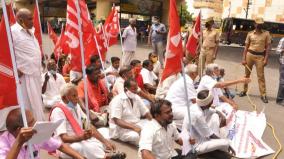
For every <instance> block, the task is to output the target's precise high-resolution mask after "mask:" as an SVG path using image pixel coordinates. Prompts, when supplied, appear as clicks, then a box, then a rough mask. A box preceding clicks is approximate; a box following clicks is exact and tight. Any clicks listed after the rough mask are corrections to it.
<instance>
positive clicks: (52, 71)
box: [42, 59, 65, 108]
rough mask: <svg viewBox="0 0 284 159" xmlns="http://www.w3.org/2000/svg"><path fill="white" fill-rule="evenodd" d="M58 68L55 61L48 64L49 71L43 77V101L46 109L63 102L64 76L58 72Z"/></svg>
mask: <svg viewBox="0 0 284 159" xmlns="http://www.w3.org/2000/svg"><path fill="white" fill-rule="evenodd" d="M56 70H57V66H56V63H55V61H54V60H53V59H50V60H48V62H47V71H48V72H46V73H45V74H43V75H42V81H43V85H42V99H43V105H44V106H45V107H48V108H51V107H52V106H53V105H54V104H55V103H57V102H59V101H61V97H60V88H61V87H62V86H63V85H64V84H65V80H64V78H63V76H62V75H61V74H59V73H57V72H56Z"/></svg>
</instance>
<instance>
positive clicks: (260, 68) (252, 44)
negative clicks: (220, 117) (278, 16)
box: [240, 18, 271, 103]
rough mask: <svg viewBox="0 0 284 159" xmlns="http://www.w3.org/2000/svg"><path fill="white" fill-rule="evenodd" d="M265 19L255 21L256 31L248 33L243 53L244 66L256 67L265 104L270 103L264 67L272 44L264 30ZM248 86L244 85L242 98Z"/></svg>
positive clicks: (248, 74) (247, 71) (248, 73)
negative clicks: (267, 95)
mask: <svg viewBox="0 0 284 159" xmlns="http://www.w3.org/2000/svg"><path fill="white" fill-rule="evenodd" d="M263 23H264V21H263V19H262V18H256V19H255V30H253V31H251V32H249V33H248V35H247V38H246V42H245V43H246V46H245V49H244V52H243V62H242V64H243V65H245V66H246V65H247V67H249V68H250V70H252V67H253V65H255V67H256V73H257V78H258V85H259V91H260V94H261V100H262V101H263V102H264V103H268V100H267V97H266V88H265V78H264V67H265V66H266V64H267V61H268V53H269V47H270V44H271V36H270V34H269V32H268V31H265V30H263V29H262V28H263ZM247 67H245V74H246V77H249V76H250V74H251V72H250V71H249V70H248V68H247ZM247 90H248V85H247V84H245V85H244V91H243V92H241V94H240V97H243V96H246V93H247Z"/></svg>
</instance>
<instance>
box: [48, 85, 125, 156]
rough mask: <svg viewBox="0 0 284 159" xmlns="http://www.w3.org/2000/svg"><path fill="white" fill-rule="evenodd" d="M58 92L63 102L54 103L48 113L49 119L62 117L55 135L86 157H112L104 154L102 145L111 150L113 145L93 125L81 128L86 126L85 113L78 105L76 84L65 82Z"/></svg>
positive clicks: (55, 119)
mask: <svg viewBox="0 0 284 159" xmlns="http://www.w3.org/2000/svg"><path fill="white" fill-rule="evenodd" d="M60 94H61V97H62V101H63V102H61V103H58V104H56V105H55V106H54V107H53V109H52V110H51V114H50V120H51V121H57V120H61V119H63V123H62V124H61V125H60V126H59V127H58V128H57V129H56V131H55V136H57V137H59V138H60V139H61V140H62V141H63V142H64V143H69V144H70V146H71V147H72V148H73V149H75V150H76V151H78V152H79V153H80V154H83V155H84V156H86V157H87V158H88V159H89V158H90V159H93V158H112V157H113V156H107V155H106V153H105V149H104V146H105V147H106V148H107V149H109V150H112V151H113V150H115V145H113V144H112V143H111V142H110V141H108V140H106V139H105V138H104V137H103V136H102V135H101V134H100V133H99V132H98V131H97V129H96V128H95V127H92V126H90V129H88V130H83V127H86V126H84V125H85V123H86V122H84V121H86V115H85V113H84V112H83V111H82V109H81V107H80V106H79V105H78V101H79V98H78V93H77V88H76V86H74V85H72V84H66V85H64V86H63V87H62V88H61V91H60ZM114 155H116V156H117V155H121V154H114ZM62 156H63V157H64V156H65V155H64V154H63V155H62Z"/></svg>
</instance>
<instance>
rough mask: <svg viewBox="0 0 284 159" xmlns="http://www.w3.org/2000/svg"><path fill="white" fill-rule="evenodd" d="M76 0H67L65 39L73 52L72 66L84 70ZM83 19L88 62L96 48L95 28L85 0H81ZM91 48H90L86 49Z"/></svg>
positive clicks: (81, 16)
mask: <svg viewBox="0 0 284 159" xmlns="http://www.w3.org/2000/svg"><path fill="white" fill-rule="evenodd" d="M75 1H76V0H67V21H66V28H65V34H64V38H63V41H64V42H65V41H66V43H67V44H68V47H69V51H70V52H71V57H72V58H71V67H72V70H74V71H80V72H81V71H82V64H81V50H80V40H79V25H78V24H79V23H78V19H77V9H76V5H75ZM79 2H80V3H79V6H80V10H81V14H80V18H81V20H82V32H83V45H84V49H85V52H84V53H85V57H84V58H85V61H86V62H88V61H89V59H90V56H91V54H92V53H93V52H94V50H96V45H95V42H94V38H93V37H94V28H93V24H92V21H91V20H90V16H89V12H88V7H87V4H86V2H85V1H84V0H80V1H79ZM86 48H90V49H86Z"/></svg>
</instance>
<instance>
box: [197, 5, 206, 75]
mask: <svg viewBox="0 0 284 159" xmlns="http://www.w3.org/2000/svg"><path fill="white" fill-rule="evenodd" d="M199 14H200V26H199V27H200V38H199V41H198V43H199V44H198V47H199V50H200V52H199V63H200V77H202V75H203V63H202V62H203V60H202V55H201V49H202V41H203V30H202V25H201V19H202V14H201V10H200V13H199ZM204 65H205V64H204Z"/></svg>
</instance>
